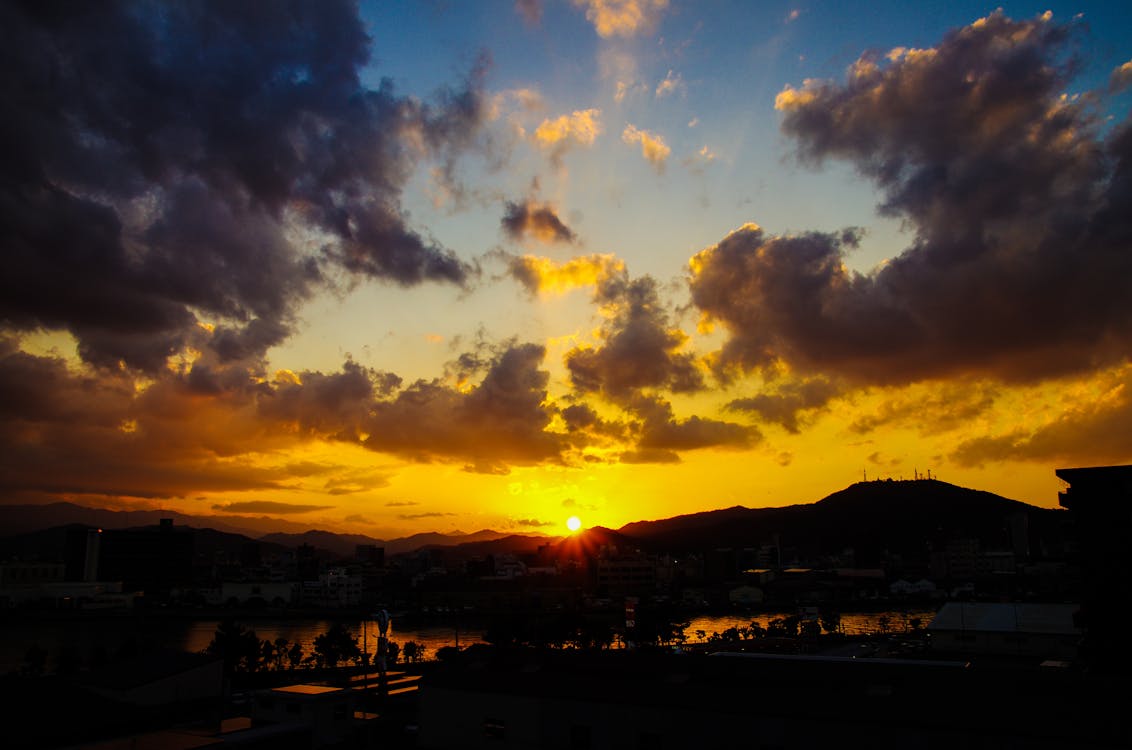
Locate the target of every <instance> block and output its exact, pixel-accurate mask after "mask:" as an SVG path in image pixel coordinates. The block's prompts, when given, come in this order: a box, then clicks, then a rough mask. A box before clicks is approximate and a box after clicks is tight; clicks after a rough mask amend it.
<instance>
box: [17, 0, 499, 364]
mask: <svg viewBox="0 0 1132 750" xmlns="http://www.w3.org/2000/svg"><path fill="white" fill-rule="evenodd" d="M0 25H2V26H3V27H4V29H5V30H6V34H5V39H6V42H5V48H6V49H7V51H8V52H7V53H8V61H7V64H6V65H5V72H4V73H3V74H0V75H2V76H3V83H2V84H0V85H2V86H3V90H4V91H5V92H6V95H5V96H4V97H3V98H2V102H0V121H3V122H4V123H5V125H4V132H5V137H4V138H3V145H2V146H0V149H2V153H0V156H2V158H3V161H4V163H5V164H6V167H5V169H4V171H3V175H2V176H0V217H2V218H0V227H2V228H0V244H2V245H3V246H4V248H5V261H6V262H5V272H4V274H3V275H2V281H0V319H3V320H4V321H5V322H6V324H7V325H9V326H12V327H13V328H14V329H17V330H39V329H49V330H61V329H65V330H68V331H70V332H71V333H72V334H73V335H74V336H75V338H76V339H77V340H78V342H79V351H80V353H81V354H82V356H83V357H84V358H85V359H86V360H87V361H89V362H92V363H96V364H99V365H106V366H109V367H116V366H117V365H118V363H119V362H124V363H125V364H126V365H127V366H130V367H134V368H139V369H143V370H146V371H148V372H151V373H152V372H157V371H159V370H161V368H163V367H164V366H165V364H166V362H167V360H168V359H169V358H170V357H171V356H172V355H174V354H177V353H179V352H182V351H183V350H185V349H186V347H190V346H192V347H194V348H199V346H198V345H204V346H205V347H207V348H209V349H213V350H216V351H218V352H220V355H219V359H220V360H222V361H229V362H230V361H232V360H233V359H235V358H240V357H248V358H253V359H254V358H258V357H261V356H262V355H263V353H264V352H265V351H266V349H267V348H268V347H270V346H273V345H275V344H278V343H280V342H281V341H282V340H284V339H285V338H286V337H287V336H288V335H289V334H290V332H291V329H292V326H293V325H294V320H295V309H296V307H297V305H298V304H300V303H301V302H302V301H303V300H305V299H307V298H308V297H309V296H310V295H311V294H312V293H313V290H315V289H317V288H319V287H320V286H321V285H322V284H324V283H325V276H326V274H327V273H328V272H330V271H335V272H340V271H343V270H344V271H346V272H347V273H350V274H356V275H360V276H371V277H375V278H379V279H382V280H387V281H391V282H394V283H397V284H402V285H411V284H417V283H420V282H423V281H429V280H433V281H442V282H450V283H454V284H464V283H465V282H466V281H467V279H468V276H469V274H470V273H472V272H473V269H472V267H471V266H469V265H468V264H467V263H465V262H464V261H462V260H461V259H459V258H458V257H457V256H456V255H455V254H454V253H453V252H451V251H450V250H448V249H445V248H443V247H441V246H439V245H438V244H436V243H435V242H433V241H431V240H427V239H425V238H424V237H422V236H421V235H420V234H418V233H417V232H416V231H415V230H414V229H412V228H411V227H410V226H409V225H408V223H407V221H406V220H405V217H404V216H403V214H402V212H401V210H400V208H399V203H400V194H401V190H402V188H403V187H404V185H405V184H406V182H407V180H408V179H409V176H410V174H411V172H412V169H413V166H414V164H415V162H416V161H417V160H418V159H421V158H436V159H439V160H441V161H445V162H451V161H452V160H453V159H455V158H456V156H457V155H458V154H459V153H460V152H462V151H463V150H466V149H468V148H472V147H474V145H475V138H476V134H477V133H478V131H479V125H480V122H481V120H482V118H483V106H482V101H483V97H482V95H481V89H482V77H483V67H479V68H477V69H476V70H475V71H473V72H472V74H471V75H470V76H469V78H468V80H467V81H465V82H464V85H463V87H461V88H458V89H446V90H443V91H441V92H439V93H438V95H437V97H436V98H435V100H433V101H431V102H425V101H422V100H418V99H413V98H406V97H401V96H398V95H397V94H396V92H395V91H394V89H393V87H392V85H390V84H388V82H386V83H384V84H382V85H381V86H379V87H378V88H377V89H367V88H366V87H364V86H363V85H362V83H361V82H360V79H359V71H360V70H361V69H362V68H363V66H365V65H366V64H367V63H368V59H369V43H370V42H369V39H368V37H367V36H366V34H365V29H364V25H363V23H362V21H361V19H360V18H359V17H358V14H357V8H356V6H355V5H354V4H353V3H351V2H345V1H343V2H333V1H332V2H299V3H292V4H287V5H259V4H257V5H253V6H247V7H242V6H238V5H230V4H224V3H220V4H204V5H202V4H188V5H177V6H173V7H165V6H136V5H122V6H113V7H109V8H99V9H94V8H84V9H81V10H80V11H78V12H76V11H75V9H62V8H55V9H51V8H46V9H45V8H37V9H36V11H35V12H34V13H33V12H31V11H26V10H24V9H23V8H22V7H21V6H18V5H5V6H4V9H3V10H2V11H0ZM217 29H222V30H223V33H218V32H216V30H217ZM108 49H113V50H114V54H112V55H108V54H105V51H106V50H108ZM312 234H314V235H317V236H319V237H320V242H319V243H318V245H316V246H315V247H319V248H321V249H309V248H308V246H307V243H306V242H304V241H302V240H301V239H299V238H300V237H301V236H309V235H312ZM202 318H204V319H207V320H209V321H210V323H212V324H215V328H214V330H215V335H214V336H212V337H207V336H201V335H200V328H199V326H198V322H200V320H201V319H202Z"/></svg>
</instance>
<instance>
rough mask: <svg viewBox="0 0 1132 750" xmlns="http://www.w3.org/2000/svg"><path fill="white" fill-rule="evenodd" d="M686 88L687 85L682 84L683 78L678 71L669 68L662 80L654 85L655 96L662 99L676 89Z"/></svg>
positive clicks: (673, 92) (683, 89)
mask: <svg viewBox="0 0 1132 750" xmlns="http://www.w3.org/2000/svg"><path fill="white" fill-rule="evenodd" d="M686 90H687V86H685V85H684V79H683V78H681V77H680V74H679V73H676V72H674V71H671V70H670V71H668V75H666V76H665V77H664V80H663V81H661V82H660V83H658V84H657V85H656V98H657V99H663V98H664V97H666V96H669V95H671V94H675V93H676V92H678V91H686Z"/></svg>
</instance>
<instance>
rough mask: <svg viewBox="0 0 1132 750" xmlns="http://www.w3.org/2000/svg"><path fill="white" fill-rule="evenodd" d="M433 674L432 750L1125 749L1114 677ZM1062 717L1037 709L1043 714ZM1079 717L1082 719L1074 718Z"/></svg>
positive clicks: (657, 660) (739, 658) (724, 664)
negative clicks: (1114, 708)
mask: <svg viewBox="0 0 1132 750" xmlns="http://www.w3.org/2000/svg"><path fill="white" fill-rule="evenodd" d="M461 657H462V658H461V659H459V660H455V661H453V662H451V663H449V664H447V665H444V666H443V667H442V668H441V669H439V670H438V671H436V672H435V673H431V674H429V675H428V676H427V677H426V678H425V679H424V680H422V684H421V690H420V704H419V713H418V720H419V735H418V744H419V746H421V747H428V748H461V749H463V748H481V747H482V748H527V747H548V748H552V747H558V748H622V747H623V748H724V747H759V748H781V749H782V750H787V749H788V748H789V749H795V748H797V749H801V748H815V747H835V746H837V747H841V746H848V747H917V748H939V749H941V750H944V749H946V750H952V748H957V747H1019V748H1020V747H1026V748H1051V749H1053V748H1057V750H1062V749H1063V748H1067V747H1083V746H1090V747H1119V746H1127V744H1126V743H1128V742H1129V740H1130V739H1132V730H1130V729H1129V727H1128V725H1127V723H1126V722H1121V721H1116V720H1113V719H1114V717H1113V716H1112V714H1111V710H1110V709H1109V708H1108V703H1107V701H1105V700H1103V699H1104V698H1105V697H1106V696H1107V693H1108V692H1109V691H1111V690H1117V689H1118V684H1119V683H1118V681H1117V679H1116V678H1115V677H1114V678H1113V679H1108V678H1105V677H1096V676H1090V675H1083V674H1081V673H1079V672H1074V671H1072V670H1068V669H1057V668H1043V667H1038V666H1036V665H1035V666H1031V667H1028V668H1017V669H1001V668H986V669H980V668H978V667H977V666H968V665H967V664H966V663H965V662H962V661H957V662H956V661H938V660H937V661H913V660H897V659H853V658H849V657H821V656H786V655H774V654H716V655H711V656H707V655H672V654H662V653H656V652H652V653H648V652H643V651H642V652H634V651H605V652H589V653H579V652H572V653H571V652H557V653H550V652H543V653H535V652H532V651H511V652H494V653H491V652H487V653H483V654H474V653H467V654H462V655H461ZM1043 706H1044V707H1052V706H1056V710H1034V709H1035V707H1043ZM1067 717H1072V718H1071V719H1069V718H1067Z"/></svg>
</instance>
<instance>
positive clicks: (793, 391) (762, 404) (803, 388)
mask: <svg viewBox="0 0 1132 750" xmlns="http://www.w3.org/2000/svg"><path fill="white" fill-rule="evenodd" d="M839 393H840V389H839V388H838V386H837V385H835V384H834V383H831V382H830V381H828V380H826V379H824V378H813V379H808V380H794V381H789V382H786V383H783V384H782V385H780V386H778V388H776V389H774V390H772V391H769V392H764V393H759V394H757V395H755V396H749V397H747V398H738V399H735V400H733V401H731V402H729V403H728V404H727V407H726V408H727V409H729V410H731V411H745V412H752V413H755V414H758V415H759V416H760V417H762V418H763V419H765V420H766V421H768V422H775V423H777V424H780V425H782V427H784V428H785V429H786V431H787V432H790V433H794V434H797V433H798V432H799V427H800V425H801V422H800V418H801V417H802V416H803V414H806V415H807V416H812V415H813V414H815V413H817V412H819V411H821V410H823V409H824V408H825V406H826V404H828V403H829V401H830V399H832V398H834V397H836V396H837V395H838V394H839Z"/></svg>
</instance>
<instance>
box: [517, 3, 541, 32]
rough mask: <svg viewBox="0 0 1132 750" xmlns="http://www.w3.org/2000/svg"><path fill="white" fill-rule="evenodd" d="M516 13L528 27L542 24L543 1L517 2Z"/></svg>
mask: <svg viewBox="0 0 1132 750" xmlns="http://www.w3.org/2000/svg"><path fill="white" fill-rule="evenodd" d="M515 11H516V12H517V13H518V14H519V15H520V16H522V17H523V22H524V23H526V24H527V25H528V26H538V25H539V24H540V23H542V0H515Z"/></svg>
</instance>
